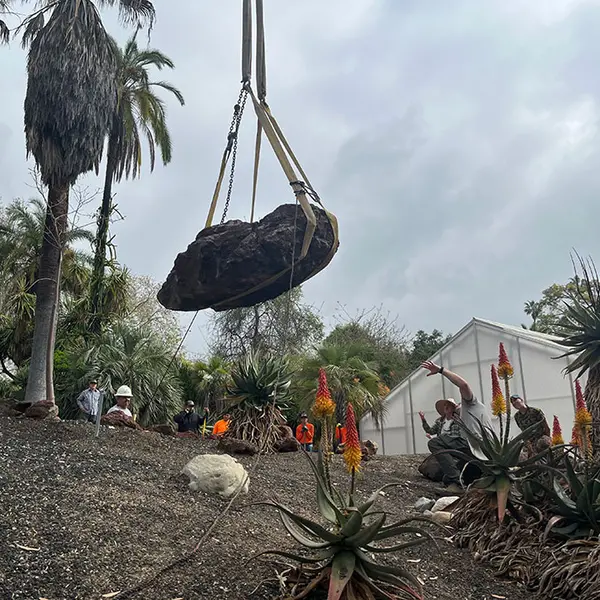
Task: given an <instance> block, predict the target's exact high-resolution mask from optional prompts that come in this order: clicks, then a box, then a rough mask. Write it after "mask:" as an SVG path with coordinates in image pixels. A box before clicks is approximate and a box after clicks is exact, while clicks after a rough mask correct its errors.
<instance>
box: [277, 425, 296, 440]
mask: <svg viewBox="0 0 600 600" xmlns="http://www.w3.org/2000/svg"><path fill="white" fill-rule="evenodd" d="M279 434H280V437H281V439H282V440H288V439H290V438H292V439H295V438H294V432H293V431H292V428H291V427H289V426H288V425H281V426H280V427H279Z"/></svg>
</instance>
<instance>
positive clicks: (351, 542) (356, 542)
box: [344, 513, 386, 548]
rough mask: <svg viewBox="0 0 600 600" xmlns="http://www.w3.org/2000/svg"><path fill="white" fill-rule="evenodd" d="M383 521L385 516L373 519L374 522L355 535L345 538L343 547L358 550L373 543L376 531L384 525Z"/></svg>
mask: <svg viewBox="0 0 600 600" xmlns="http://www.w3.org/2000/svg"><path fill="white" fill-rule="evenodd" d="M385 519H386V514H385V513H383V514H381V515H380V516H379V517H377V519H375V521H373V523H371V524H370V525H367V526H366V527H363V528H362V529H361V530H360V531H359V532H358V533H357V534H356V535H353V536H351V537H349V538H345V539H344V545H346V546H354V547H357V548H359V547H361V546H364V545H365V544H368V543H370V542H371V541H373V539H374V538H375V536H376V535H377V533H378V531H379V530H380V529H381V528H382V526H383V524H384V523H385Z"/></svg>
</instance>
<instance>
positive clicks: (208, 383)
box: [179, 356, 231, 414]
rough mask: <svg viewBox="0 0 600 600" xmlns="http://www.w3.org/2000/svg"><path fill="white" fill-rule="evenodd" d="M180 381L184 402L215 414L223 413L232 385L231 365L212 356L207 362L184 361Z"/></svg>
mask: <svg viewBox="0 0 600 600" xmlns="http://www.w3.org/2000/svg"><path fill="white" fill-rule="evenodd" d="M179 379H180V381H181V385H182V392H183V400H184V401H187V400H191V401H192V402H194V403H196V404H199V405H201V406H202V407H204V406H207V407H208V408H209V409H210V411H211V413H213V414H220V413H221V412H223V410H224V409H225V401H224V399H225V396H226V395H227V388H228V386H229V385H231V366H230V365H229V363H227V362H226V361H224V360H223V359H222V358H221V357H219V356H212V357H210V358H209V359H208V360H207V361H202V360H197V361H191V360H187V359H183V360H181V364H180V369H179Z"/></svg>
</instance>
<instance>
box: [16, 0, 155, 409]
mask: <svg viewBox="0 0 600 600" xmlns="http://www.w3.org/2000/svg"><path fill="white" fill-rule="evenodd" d="M98 5H99V6H118V7H119V9H120V11H121V17H122V19H123V20H124V21H125V22H133V23H139V22H140V21H145V22H150V23H151V22H152V21H153V20H154V7H153V5H152V3H151V2H150V0H135V1H134V0H99V2H98ZM46 19H47V20H46ZM23 43H24V44H29V53H28V57H27V75H28V80H27V93H26V96H25V137H26V147H27V153H28V154H32V155H33V157H34V159H35V161H36V164H37V165H38V167H39V169H40V174H41V179H42V182H43V183H44V185H46V186H48V207H47V212H46V222H45V227H44V239H43V243H42V249H41V256H40V269H39V281H38V285H37V290H36V307H35V327H34V334H33V351H32V355H31V362H30V369H29V376H28V381H27V389H26V393H25V401H26V402H29V403H33V402H39V401H41V400H46V399H48V400H50V401H52V402H53V401H54V390H53V387H54V385H53V378H52V371H53V362H52V361H53V356H54V336H55V331H56V313H57V307H58V303H59V299H60V286H59V281H60V271H61V260H62V251H63V247H64V243H65V232H66V230H67V215H68V211H69V189H70V187H71V186H72V185H73V184H74V183H75V181H76V180H77V178H78V177H79V176H80V175H82V174H83V173H86V172H88V171H90V170H92V169H96V171H97V170H98V168H99V164H100V160H101V158H102V151H103V145H104V140H105V137H106V136H107V135H108V132H109V130H110V126H111V124H112V116H113V114H114V111H115V105H116V102H117V86H116V71H117V61H116V57H115V54H114V51H113V42H112V40H111V38H110V36H109V35H108V33H107V32H106V30H105V29H104V26H103V24H102V20H101V18H100V14H99V12H98V8H97V6H96V5H95V4H94V3H93V2H92V0H55V1H53V2H44V4H43V6H42V7H41V8H40V9H39V10H36V11H35V12H34V13H33V14H32V15H30V16H29V17H28V18H27V19H26V21H25V22H24V33H23Z"/></svg>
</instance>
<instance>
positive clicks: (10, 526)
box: [0, 415, 529, 600]
mask: <svg viewBox="0 0 600 600" xmlns="http://www.w3.org/2000/svg"><path fill="white" fill-rule="evenodd" d="M214 451H215V450H214V443H212V442H207V443H199V442H195V441H192V440H179V439H173V438H164V437H161V436H160V435H158V434H151V433H140V432H136V431H131V430H115V429H110V430H109V429H104V430H103V432H102V434H101V437H100V438H99V439H95V438H94V437H93V427H92V426H90V425H86V424H77V423H67V422H63V423H57V424H52V423H41V422H34V421H30V420H24V419H18V418H9V417H6V416H2V415H0V599H2V600H4V599H7V600H8V599H13V598H14V599H16V598H19V599H27V600H38V599H40V598H44V599H47V600H75V599H85V600H95V599H100V598H101V597H102V595H103V594H109V593H111V592H116V591H118V590H122V589H124V588H127V587H129V586H131V585H132V584H134V583H136V582H138V581H139V580H140V579H142V578H144V577H145V576H148V575H151V574H153V573H154V572H155V571H156V570H157V569H159V568H160V567H161V566H163V565H165V564H167V563H168V562H170V561H172V560H173V559H175V558H177V557H179V556H181V555H182V554H184V553H185V552H186V551H188V550H189V549H190V548H192V547H193V546H194V545H195V544H196V542H197V541H198V540H199V539H200V537H201V536H202V534H203V532H204V531H205V530H206V528H207V527H208V526H209V525H210V524H211V523H212V521H213V519H214V518H215V517H216V515H217V514H219V513H220V512H221V510H222V509H223V508H224V506H225V504H226V502H225V501H224V500H221V499H218V498H213V497H207V496H205V495H202V494H192V493H191V492H190V491H189V490H188V488H187V482H186V481H185V480H182V478H181V476H180V475H179V473H180V471H181V469H182V467H183V466H184V465H185V463H186V462H187V461H188V460H189V459H191V458H192V457H194V456H195V455H197V454H200V453H205V452H214ZM336 459H339V457H336ZM256 460H257V459H256V458H243V459H241V462H243V463H244V464H245V466H246V468H247V469H251V468H252V465H253V464H254V462H255V461H256ZM305 460H306V459H305V457H303V456H301V455H299V454H287V455H286V454H282V455H276V456H265V457H263V458H261V459H260V463H259V465H258V467H257V469H256V472H255V474H254V476H253V477H252V479H251V482H250V494H249V496H247V497H245V498H244V499H243V501H242V502H241V503H237V504H236V505H234V507H233V509H232V511H231V512H230V513H229V514H228V515H227V516H226V517H225V519H224V521H223V522H222V523H221V524H220V525H219V526H218V527H217V528H216V529H215V531H214V532H213V534H212V535H211V536H210V540H209V542H208V543H207V544H206V545H205V547H203V548H202V549H201V550H200V551H199V552H198V554H197V555H195V556H194V558H193V559H191V560H189V561H188V562H186V563H182V564H180V565H178V566H177V567H176V568H174V569H173V570H171V571H170V572H169V573H167V574H165V575H164V576H162V577H160V578H159V579H158V580H157V581H155V582H154V583H153V584H152V586H151V587H150V588H148V589H146V590H144V591H142V592H139V593H137V594H136V595H133V596H132V597H133V598H137V599H142V598H143V599H145V600H173V599H175V598H183V599H185V600H199V599H208V598H211V599H215V598H223V599H228V600H238V599H246V598H253V599H263V598H264V599H270V598H272V597H273V595H274V593H275V592H276V591H277V590H276V587H274V586H273V585H265V584H263V585H261V586H259V584H260V583H261V581H263V580H265V579H268V578H272V577H273V576H274V570H273V567H272V566H271V565H270V564H269V563H262V562H257V561H254V562H251V563H249V564H248V565H245V562H246V561H247V559H248V558H250V557H251V556H252V555H253V554H255V553H257V552H259V551H261V550H264V549H267V548H280V549H281V548H285V547H289V548H293V545H292V543H291V540H290V538H289V536H287V535H286V534H285V533H284V532H283V531H282V527H281V525H280V523H279V521H278V519H277V518H276V515H275V513H274V512H273V511H271V510H270V509H268V508H264V507H251V508H242V506H241V504H243V503H248V502H253V501H258V500H264V499H268V498H272V497H273V496H276V497H277V498H278V499H279V500H281V501H283V502H284V503H286V504H287V505H289V506H291V507H293V508H295V509H298V510H302V511H304V512H305V514H306V515H307V516H311V515H312V516H315V513H314V510H315V507H314V491H313V490H314V486H313V483H312V479H311V473H310V472H309V470H308V468H307V465H306V463H305ZM417 463H418V461H417V460H416V459H415V458H414V457H376V458H375V459H374V460H372V461H370V462H369V463H367V464H366V466H365V469H364V475H363V476H362V477H361V480H360V484H359V485H360V490H361V495H362V496H367V495H368V494H369V493H370V492H371V491H372V490H374V489H376V488H377V487H379V486H381V485H383V484H385V483H388V482H391V481H400V482H401V483H402V485H400V486H399V487H397V488H392V489H390V491H389V493H386V495H385V496H384V497H382V498H381V503H380V506H381V507H382V508H383V509H385V510H387V511H389V512H390V518H392V517H399V516H401V515H406V514H408V513H410V512H411V509H412V505H413V503H414V501H415V500H416V499H417V498H418V497H419V496H421V495H423V493H424V492H426V489H427V485H428V484H427V483H426V482H425V481H424V480H423V479H422V478H421V477H420V476H419V474H418V472H417V471H416V468H415V466H416V464H417ZM334 471H335V474H336V478H337V479H338V480H339V481H340V482H341V481H343V480H345V474H344V472H343V469H342V465H341V461H339V460H337V462H336V465H335V466H334ZM424 488H425V489H424ZM24 548H29V549H24ZM442 551H443V552H442V555H439V554H437V553H436V552H435V550H434V548H432V547H431V546H423V547H421V548H418V549H416V550H414V551H412V552H410V553H408V554H403V555H395V556H390V557H389V560H391V561H392V562H393V561H399V562H400V563H406V561H407V559H408V560H410V561H411V562H410V563H408V566H410V568H411V569H412V570H413V572H415V574H417V575H418V576H419V577H420V578H421V579H422V580H423V581H425V582H426V585H425V597H426V598H427V599H428V600H497V599H498V598H502V597H504V598H506V599H510V600H524V599H525V598H528V597H529V594H527V593H526V592H525V591H524V590H523V589H522V588H521V587H520V586H518V585H517V584H515V583H511V582H502V581H499V580H497V579H496V578H494V577H493V575H492V574H491V572H490V571H489V570H488V569H486V568H485V567H483V566H481V565H479V564H476V563H474V562H473V560H472V559H471V557H470V555H469V554H468V553H466V552H463V551H460V550H457V549H455V548H454V547H453V546H452V545H450V544H449V543H447V542H442ZM417 561H418V562H417ZM257 586H259V587H258V589H256V588H257ZM255 589H256V591H253V590H255Z"/></svg>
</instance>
